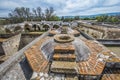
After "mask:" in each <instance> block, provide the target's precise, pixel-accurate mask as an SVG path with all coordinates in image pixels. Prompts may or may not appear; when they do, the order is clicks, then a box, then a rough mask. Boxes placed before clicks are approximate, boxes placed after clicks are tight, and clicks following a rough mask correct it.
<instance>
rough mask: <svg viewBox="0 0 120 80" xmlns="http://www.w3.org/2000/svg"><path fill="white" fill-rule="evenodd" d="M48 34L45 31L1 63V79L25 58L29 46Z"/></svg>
mask: <svg viewBox="0 0 120 80" xmlns="http://www.w3.org/2000/svg"><path fill="white" fill-rule="evenodd" d="M46 35H48V32H46V33H44V34H43V35H41V36H40V37H38V38H36V39H35V40H33V41H32V42H31V43H30V44H28V45H27V46H25V47H24V48H23V49H21V50H20V51H18V52H16V53H15V54H13V55H12V56H11V57H10V58H9V59H8V60H6V61H5V62H4V63H2V64H1V65H0V79H1V78H2V77H3V76H4V75H5V74H6V73H7V72H8V71H10V70H9V69H12V68H11V67H13V66H14V65H15V64H17V63H19V62H20V61H21V60H22V59H23V58H24V51H26V50H27V49H28V48H29V47H31V46H32V45H33V44H35V43H36V42H37V41H39V40H40V39H41V38H43V37H44V36H46Z"/></svg>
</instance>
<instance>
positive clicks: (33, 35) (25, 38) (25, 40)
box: [19, 34, 41, 50]
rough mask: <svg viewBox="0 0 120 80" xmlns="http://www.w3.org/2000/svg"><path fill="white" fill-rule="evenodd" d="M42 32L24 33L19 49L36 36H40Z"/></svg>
mask: <svg viewBox="0 0 120 80" xmlns="http://www.w3.org/2000/svg"><path fill="white" fill-rule="evenodd" d="M40 35H41V34H22V35H21V39H20V46H19V50H20V49H22V48H23V47H25V46H26V45H27V44H29V43H30V42H32V41H33V40H34V39H35V38H37V37H39V36H40Z"/></svg>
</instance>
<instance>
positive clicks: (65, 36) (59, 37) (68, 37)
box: [54, 34, 74, 43]
mask: <svg viewBox="0 0 120 80" xmlns="http://www.w3.org/2000/svg"><path fill="white" fill-rule="evenodd" d="M54 40H55V41H56V42H59V43H68V42H72V41H73V40H74V37H73V36H71V35H68V34H59V35H55V36H54Z"/></svg>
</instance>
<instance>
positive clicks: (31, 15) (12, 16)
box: [8, 7, 59, 23]
mask: <svg viewBox="0 0 120 80" xmlns="http://www.w3.org/2000/svg"><path fill="white" fill-rule="evenodd" d="M54 11H55V10H54V8H53V7H49V8H46V9H45V11H43V10H42V8H41V7H37V8H33V9H32V10H31V9H30V8H26V7H17V8H15V9H14V10H13V11H11V12H10V13H9V14H8V15H9V20H10V22H11V23H18V22H23V21H31V20H32V21H41V20H47V21H51V20H54V21H56V20H59V17H58V16H56V14H55V13H54Z"/></svg>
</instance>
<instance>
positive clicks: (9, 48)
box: [1, 34, 21, 55]
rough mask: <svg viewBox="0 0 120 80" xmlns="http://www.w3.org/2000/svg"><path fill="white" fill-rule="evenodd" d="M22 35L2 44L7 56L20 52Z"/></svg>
mask: <svg viewBox="0 0 120 80" xmlns="http://www.w3.org/2000/svg"><path fill="white" fill-rule="evenodd" d="M20 38H21V34H17V35H15V36H12V37H10V38H8V39H7V40H6V41H3V42H2V45H1V46H2V48H3V50H4V54H5V55H11V54H13V53H15V52H17V51H18V48H19V42H20Z"/></svg>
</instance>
